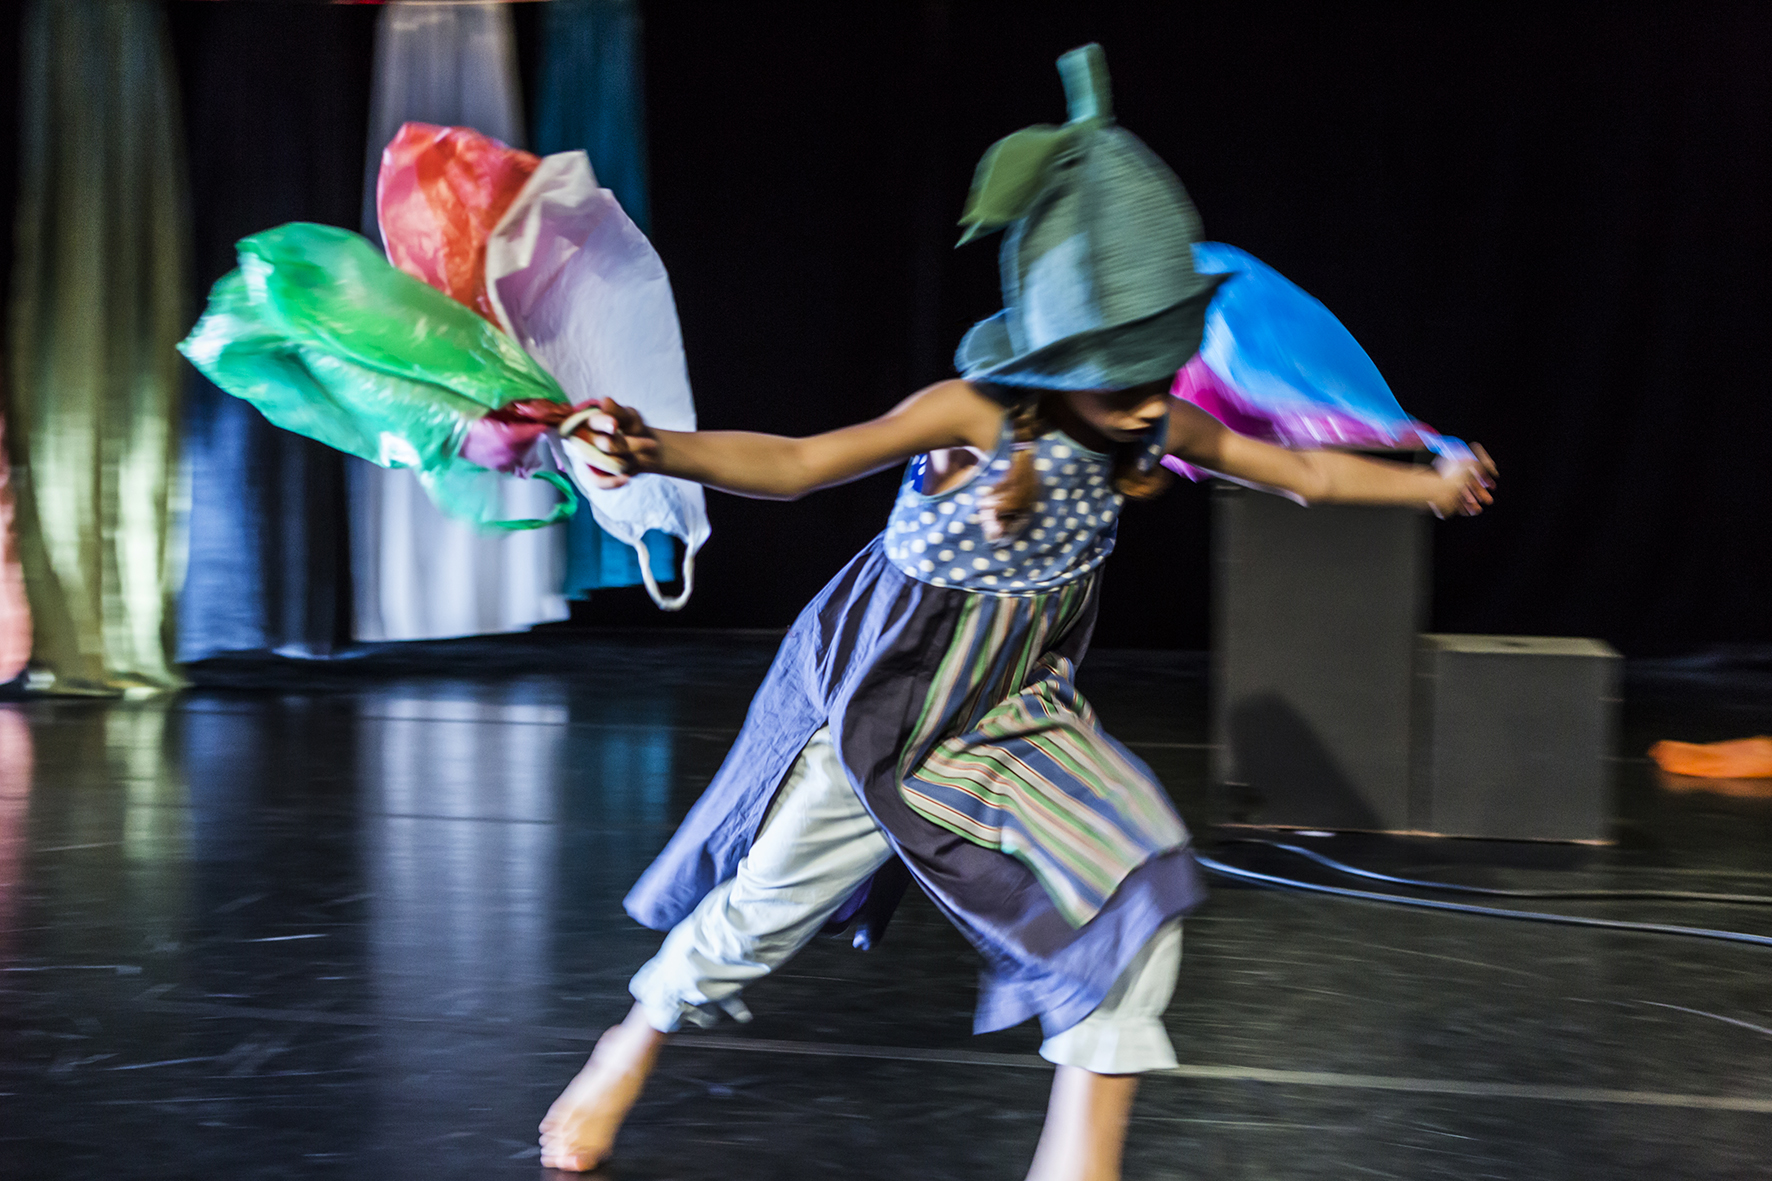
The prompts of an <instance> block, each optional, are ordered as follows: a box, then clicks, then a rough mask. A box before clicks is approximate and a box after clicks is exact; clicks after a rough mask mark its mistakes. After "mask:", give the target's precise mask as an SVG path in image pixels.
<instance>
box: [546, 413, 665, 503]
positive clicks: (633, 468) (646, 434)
mask: <svg viewBox="0 0 1772 1181" xmlns="http://www.w3.org/2000/svg"><path fill="white" fill-rule="evenodd" d="M581 415H582V417H581ZM561 425H562V427H563V428H564V429H563V430H562V434H563V435H564V436H565V438H566V441H567V443H568V445H569V446H570V445H574V444H576V445H577V446H578V447H579V448H581V450H580V451H579V455H580V456H581V457H582V458H584V459H585V461H586V462H587V463H588V464H589V465H590V467H591V477H592V479H593V480H594V481H595V482H596V485H597V487H599V488H606V489H607V488H620V487H622V486H624V485H626V484H627V483H629V482H630V481H631V480H632V479H633V477H634V476H635V475H637V474H639V473H641V472H646V471H651V470H653V469H654V468H655V467H656V465H657V460H658V439H657V437H656V436H655V435H653V433H652V428H651V427H649V426H647V425H646V421H645V419H643V418H641V417H640V413H639V411H637V410H634V409H632V408H631V407H628V406H623V405H621V404H620V403H619V402H617V401H615V400H614V399H612V398H598V399H596V400H595V401H594V402H592V403H591V404H590V406H589V407H587V408H586V410H585V411H581V412H580V414H579V415H574V416H573V417H572V418H571V419H568V420H567V421H566V422H565V423H563V424H561ZM587 447H588V448H590V449H592V450H594V451H595V452H596V454H595V455H589V454H586V453H585V451H584V450H582V448H587ZM611 468H613V469H616V470H610V469H611Z"/></svg>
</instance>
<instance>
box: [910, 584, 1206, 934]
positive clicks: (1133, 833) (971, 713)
mask: <svg viewBox="0 0 1772 1181" xmlns="http://www.w3.org/2000/svg"><path fill="white" fill-rule="evenodd" d="M1094 582H1095V578H1094V576H1093V575H1091V576H1089V577H1085V578H1082V579H1078V580H1077V581H1075V582H1071V583H1069V584H1067V585H1065V586H1062V587H1060V588H1058V589H1056V590H1053V591H1051V592H1048V593H1044V594H1035V595H1023V596H996V595H971V596H968V598H967V602H966V604H965V606H964V607H963V608H962V610H961V614H960V619H959V622H958V625H957V626H956V628H955V629H954V637H953V640H952V642H951V644H950V645H949V647H948V650H947V652H946V654H945V656H944V657H943V659H942V661H941V664H940V667H939V668H938V670H937V672H936V674H935V679H934V681H933V682H932V683H931V685H930V688H929V693H928V696H927V698H926V699H925V701H924V705H923V709H922V713H921V716H920V717H919V718H918V721H917V725H916V728H915V730H914V737H913V739H912V741H911V742H909V743H908V744H906V747H905V750H906V752H907V754H906V764H905V765H901V767H900V775H899V779H900V783H901V786H900V792H901V794H902V796H903V798H904V801H905V803H906V804H908V805H909V806H910V807H911V808H912V809H913V810H914V811H915V812H917V813H918V814H919V815H921V816H922V817H924V818H925V819H927V820H929V821H931V822H932V823H934V824H937V825H940V826H941V827H942V828H945V829H947V830H948V831H950V832H953V833H956V834H958V835H959V836H962V837H964V838H966V839H967V840H969V841H972V842H974V843H975V844H979V845H983V846H985V847H986V848H989V849H997V850H1000V851H1002V852H1004V853H1008V854H1009V855H1011V856H1013V857H1015V858H1016V859H1017V860H1018V861H1020V862H1021V863H1022V864H1023V865H1025V866H1027V867H1028V869H1029V870H1030V871H1032V873H1033V874H1034V876H1035V877H1036V878H1038V879H1039V882H1040V884H1041V885H1042V886H1043V887H1045V890H1046V892H1047V894H1048V895H1049V896H1050V897H1051V899H1052V902H1053V905H1054V906H1056V907H1057V908H1058V911H1059V913H1060V914H1062V915H1063V916H1064V917H1065V919H1066V921H1068V922H1069V923H1070V924H1071V925H1072V926H1073V927H1081V926H1082V925H1084V924H1085V923H1087V922H1088V921H1089V920H1090V919H1092V918H1094V917H1095V915H1096V914H1097V913H1098V912H1099V911H1100V910H1101V908H1102V907H1103V906H1104V905H1106V903H1107V900H1108V899H1109V898H1110V897H1111V896H1112V895H1113V893H1114V891H1115V890H1116V889H1118V888H1119V885H1120V883H1121V882H1122V881H1124V880H1125V879H1126V877H1127V875H1129V874H1131V873H1132V871H1133V870H1135V869H1137V868H1138V867H1139V866H1140V865H1143V864H1144V863H1145V862H1146V861H1148V860H1149V859H1150V858H1152V857H1154V856H1156V855H1157V854H1159V853H1163V852H1166V851H1168V850H1170V849H1174V848H1177V847H1179V846H1181V845H1183V844H1185V843H1186V842H1187V830H1186V828H1184V827H1183V825H1182V823H1181V818H1180V817H1179V816H1177V815H1176V813H1175V809H1174V808H1173V807H1172V806H1171V805H1170V803H1169V800H1168V797H1167V796H1166V795H1165V794H1164V792H1163V789H1162V787H1161V786H1160V785H1159V784H1157V782H1156V781H1155V780H1154V779H1153V778H1152V776H1151V774H1150V771H1149V770H1148V769H1147V768H1146V767H1145V766H1144V765H1143V764H1142V763H1141V762H1139V760H1138V759H1136V758H1135V757H1133V756H1132V755H1131V754H1130V753H1129V752H1127V751H1126V749H1125V748H1124V747H1122V746H1121V745H1120V744H1119V743H1117V742H1115V741H1114V740H1113V739H1112V738H1110V737H1108V735H1107V734H1106V733H1104V732H1103V731H1102V729H1101V727H1100V725H1099V724H1098V723H1097V721H1096V719H1095V711H1094V710H1093V709H1091V708H1090V706H1089V703H1088V702H1087V701H1085V700H1084V699H1083V697H1082V695H1081V694H1079V693H1078V692H1077V689H1076V686H1075V684H1073V683H1072V677H1073V675H1074V673H1075V671H1076V670H1075V669H1074V668H1073V667H1072V664H1071V661H1070V660H1069V659H1067V658H1065V657H1064V656H1061V655H1058V654H1057V653H1056V652H1054V651H1053V649H1054V648H1056V647H1057V645H1058V644H1059V642H1060V641H1061V640H1062V639H1063V638H1064V637H1065V635H1066V633H1068V632H1069V631H1070V629H1071V628H1072V627H1073V626H1074V625H1075V624H1076V622H1077V620H1078V618H1079V617H1080V616H1081V615H1082V614H1083V612H1084V609H1085V608H1086V606H1087V604H1088V603H1089V599H1090V594H1091V591H1092V588H1093V584H1094ZM917 752H927V753H925V754H923V756H922V759H921V761H920V762H918V763H916V765H914V766H911V765H909V762H910V760H912V759H915V758H916V755H917Z"/></svg>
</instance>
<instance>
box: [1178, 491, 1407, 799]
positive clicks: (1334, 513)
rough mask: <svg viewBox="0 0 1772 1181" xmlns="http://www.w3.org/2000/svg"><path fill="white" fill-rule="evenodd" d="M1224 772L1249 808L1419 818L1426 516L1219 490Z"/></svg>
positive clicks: (1224, 780)
mask: <svg viewBox="0 0 1772 1181" xmlns="http://www.w3.org/2000/svg"><path fill="white" fill-rule="evenodd" d="M1212 524H1213V639H1212V679H1213V686H1212V687H1213V693H1212V730H1213V742H1214V743H1215V744H1216V746H1217V749H1216V751H1215V757H1214V767H1213V771H1214V778H1215V780H1216V781H1217V782H1218V783H1220V784H1225V785H1229V786H1230V790H1231V792H1232V795H1233V799H1234V801H1235V802H1234V803H1233V806H1232V813H1233V815H1234V816H1235V817H1237V818H1238V819H1242V820H1247V821H1250V822H1253V823H1257V824H1262V825H1275V826H1282V827H1295V828H1339V829H1373V830H1383V829H1405V828H1408V827H1410V823H1409V796H1410V773H1409V758H1410V745H1409V726H1410V708H1411V699H1410V685H1411V679H1412V674H1413V670H1414V661H1415V637H1416V635H1417V634H1418V633H1419V632H1420V631H1421V629H1422V626H1423V624H1424V622H1425V614H1426V610H1427V575H1428V530H1427V521H1426V514H1424V513H1422V512H1419V511H1416V510H1413V509H1407V508H1386V507H1367V506H1350V505H1325V506H1322V507H1318V508H1310V509H1306V508H1303V507H1300V506H1299V505H1297V504H1294V503H1292V502H1291V501H1288V500H1285V499H1282V498H1281V497H1278V496H1273V495H1269V494H1267V493H1262V492H1252V491H1250V490H1248V489H1246V488H1239V487H1236V486H1234V485H1218V486H1216V487H1215V488H1214V492H1213V522H1212Z"/></svg>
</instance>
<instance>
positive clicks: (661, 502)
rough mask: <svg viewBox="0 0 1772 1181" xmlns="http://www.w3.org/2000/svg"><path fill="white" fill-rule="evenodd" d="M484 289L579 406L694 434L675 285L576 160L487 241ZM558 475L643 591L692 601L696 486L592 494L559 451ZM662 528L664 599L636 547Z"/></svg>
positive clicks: (571, 157) (581, 471) (555, 160)
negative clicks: (675, 574)
mask: <svg viewBox="0 0 1772 1181" xmlns="http://www.w3.org/2000/svg"><path fill="white" fill-rule="evenodd" d="M486 289H487V294H488V296H489V298H490V301H491V303H492V307H493V311H494V313H495V314H496V315H497V316H498V319H499V323H500V324H501V325H503V327H504V328H505V330H506V331H507V332H509V333H510V334H511V336H512V337H514V338H515V339H516V340H517V341H519V342H521V343H522V345H523V347H524V348H526V349H528V350H529V352H530V354H531V355H532V356H534V357H535V359H536V360H538V361H540V362H541V363H542V365H543V366H545V367H546V368H547V370H548V372H549V373H551V374H553V375H554V378H555V379H556V380H557V381H559V383H560V385H561V387H562V388H563V389H565V391H566V394H567V396H568V397H570V398H571V399H572V401H573V402H575V403H580V402H584V401H586V400H588V399H591V398H613V399H615V400H616V401H617V402H620V403H621V404H622V405H624V406H631V407H633V408H634V409H635V410H638V411H639V412H640V414H641V416H642V417H644V418H645V420H646V422H647V423H648V424H649V425H651V426H655V427H661V428H663V429H665V430H673V431H692V430H694V429H695V400H694V398H693V396H692V395H691V394H690V392H689V369H688V366H687V364H686V363H685V361H684V359H683V336H682V333H681V331H680V330H679V328H678V325H677V304H676V301H675V299H674V298H673V297H672V295H671V282H670V278H669V276H667V275H666V274H665V268H664V263H663V262H662V261H661V260H660V259H659V257H658V254H657V252H656V251H654V250H653V249H652V243H650V242H648V241H647V240H646V235H644V234H642V233H641V232H640V229H639V227H638V226H636V225H634V223H633V221H631V220H630V219H629V218H628V215H627V214H626V213H624V212H623V211H622V208H621V206H620V205H619V204H618V203H617V202H616V200H615V195H614V194H613V193H611V192H610V191H609V190H608V189H603V188H599V187H598V186H597V180H596V177H595V176H594V175H593V174H592V172H591V165H590V161H589V160H588V159H587V158H586V156H585V154H584V153H583V152H562V153H560V154H559V155H555V156H548V157H546V158H545V159H543V160H542V162H541V166H540V167H539V168H537V169H536V171H535V173H534V174H533V175H532V176H531V177H530V178H529V183H528V184H526V185H524V187H523V191H522V192H521V193H519V194H518V195H517V199H516V200H515V201H513V202H512V203H511V207H510V209H509V210H507V211H506V213H505V215H504V217H503V218H501V219H500V220H499V223H498V226H497V228H495V229H494V230H493V231H492V236H491V237H490V238H489V239H488V240H487V243H486ZM560 459H561V466H563V467H565V468H566V469H567V470H568V471H569V472H570V474H571V475H572V477H573V480H574V482H575V483H576V484H577V485H578V487H579V488H580V489H581V490H582V491H583V492H584V494H585V498H586V499H587V500H588V501H589V502H590V505H591V511H592V512H593V513H595V514H596V517H597V524H598V525H600V526H602V527H603V529H604V530H606V531H607V532H608V533H610V534H612V535H613V536H615V537H618V538H620V539H621V540H622V541H625V542H627V543H628V544H629V545H631V546H633V547H634V548H635V549H636V550H637V551H639V555H640V574H641V577H643V578H644V579H645V580H646V590H647V593H648V594H650V595H651V596H652V599H653V601H654V602H655V603H657V604H658V605H659V606H660V607H661V608H663V609H664V610H666V611H675V610H677V609H679V608H681V607H682V606H683V605H684V604H685V603H687V602H688V601H689V595H690V592H691V591H692V590H693V589H694V582H695V554H696V551H697V550H699V549H700V548H701V547H702V545H703V544H704V543H706V541H707V539H708V535H709V533H710V532H711V530H710V528H709V526H708V515H707V504H706V501H705V499H704V497H703V495H702V489H701V485H699V484H693V483H690V482H689V481H687V480H678V479H674V478H672V477H669V476H659V475H640V476H636V477H635V478H634V479H633V481H632V482H631V483H629V484H628V485H627V486H625V487H623V488H618V489H615V490H613V491H608V490H604V489H600V488H597V487H596V486H595V485H594V484H593V483H592V480H591V475H590V469H589V467H588V466H587V465H586V463H585V462H584V460H583V459H582V458H580V457H579V456H577V455H574V454H572V453H571V452H570V451H569V450H567V449H565V448H562V449H561V450H560ZM649 529H660V530H663V531H664V532H666V533H669V534H672V535H673V536H676V537H679V538H681V539H682V540H683V544H684V546H685V549H686V552H685V554H684V557H683V591H682V593H681V594H679V595H677V596H675V597H673V598H666V597H665V596H664V595H663V594H662V593H661V592H660V591H659V588H658V581H657V579H656V578H654V577H653V573H652V567H651V563H650V561H649V559H648V557H647V552H646V546H645V545H644V543H643V540H642V539H643V538H644V537H645V535H646V532H647V530H649Z"/></svg>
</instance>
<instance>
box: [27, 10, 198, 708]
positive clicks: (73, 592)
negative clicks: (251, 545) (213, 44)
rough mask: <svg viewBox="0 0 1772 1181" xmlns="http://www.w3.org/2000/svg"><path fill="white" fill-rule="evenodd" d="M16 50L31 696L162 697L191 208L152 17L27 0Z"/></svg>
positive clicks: (161, 45) (168, 679)
mask: <svg viewBox="0 0 1772 1181" xmlns="http://www.w3.org/2000/svg"><path fill="white" fill-rule="evenodd" d="M23 49H24V52H23V59H22V63H21V64H22V72H23V78H22V83H23V98H22V104H21V107H22V117H21V120H20V144H19V155H20V167H19V200H18V209H17V215H16V216H17V226H16V253H15V255H14V270H13V282H12V300H11V303H12V306H11V328H12V358H11V360H12V385H11V390H12V413H11V416H10V417H11V425H12V430H13V432H14V456H15V457H16V459H17V460H18V463H17V465H16V467H15V474H16V476H17V477H18V527H19V528H18V540H19V551H20V557H21V559H22V562H23V567H24V571H25V582H26V586H27V589H28V591H29V594H30V600H31V606H32V614H33V616H34V623H35V628H34V630H35V653H34V664H35V670H36V675H35V676H34V677H33V683H35V684H37V685H38V686H40V687H44V688H48V689H51V690H53V691H57V692H68V693H114V692H118V691H122V690H126V689H154V688H165V687H170V686H172V685H174V684H176V683H177V678H176V677H175V675H174V673H173V671H172V668H171V665H170V662H169V649H170V640H171V635H170V633H171V627H170V623H171V619H172V613H171V604H172V597H171V589H172V586H173V583H174V580H175V577H176V574H177V570H176V565H177V563H176V561H175V555H176V549H177V547H176V545H175V543H174V538H173V530H172V527H171V526H172V522H173V510H174V505H173V497H174V483H175V481H174V478H173V477H174V472H175V454H176V448H177V431H176V430H175V423H176V421H177V419H176V415H177V409H178V402H179V396H178V391H179V383H180V381H181V375H180V366H181V365H182V362H181V361H180V360H179V357H178V354H177V353H176V352H174V351H173V345H174V344H176V343H177V341H178V339H179V338H180V337H181V336H182V335H183V334H184V330H185V328H186V327H187V322H186V321H187V316H186V308H187V304H188V298H187V297H188V289H187V275H188V263H189V225H188V223H189V209H188V205H187V200H186V192H185V160H184V146H183V143H182V139H183V137H182V135H181V134H180V126H179V114H178V101H177V88H176V85H175V73H174V68H173V62H172V56H171V49H170V45H169V41H168V38H167V32H166V27H165V18H164V14H163V12H162V11H161V8H160V6H159V5H158V4H147V3H129V2H127V0H36V2H34V3H33V4H32V5H31V8H30V10H29V12H28V13H27V15H26V18H25V32H24V46H23Z"/></svg>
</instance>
